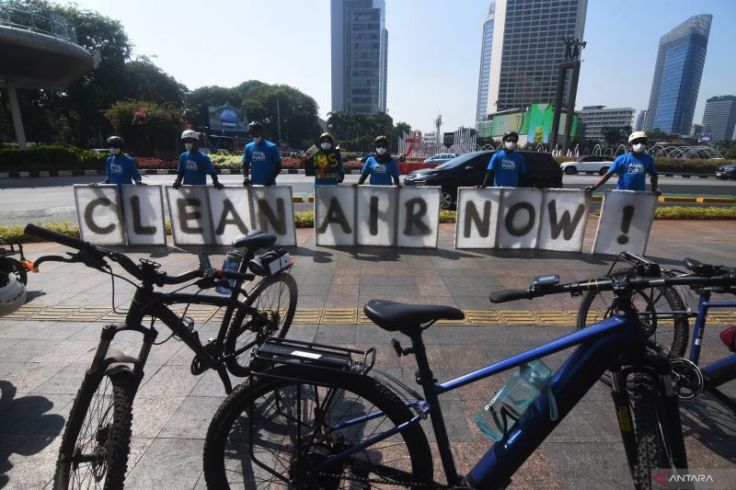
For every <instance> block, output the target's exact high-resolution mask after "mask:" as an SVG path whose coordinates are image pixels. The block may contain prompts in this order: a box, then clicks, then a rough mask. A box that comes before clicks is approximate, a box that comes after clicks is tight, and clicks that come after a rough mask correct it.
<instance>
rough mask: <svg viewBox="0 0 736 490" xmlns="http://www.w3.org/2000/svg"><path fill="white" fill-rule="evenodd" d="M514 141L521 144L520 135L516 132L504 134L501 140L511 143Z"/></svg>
mask: <svg viewBox="0 0 736 490" xmlns="http://www.w3.org/2000/svg"><path fill="white" fill-rule="evenodd" d="M509 140H513V141H514V142H516V143H518V142H519V133H517V132H516V131H509V132H507V133H504V135H503V137H502V138H501V141H509Z"/></svg>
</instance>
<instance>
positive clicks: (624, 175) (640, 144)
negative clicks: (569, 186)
mask: <svg viewBox="0 0 736 490" xmlns="http://www.w3.org/2000/svg"><path fill="white" fill-rule="evenodd" d="M629 145H630V146H631V151H629V152H628V153H624V154H623V155H620V156H619V157H618V158H616V160H615V161H614V162H613V165H611V168H609V169H608V173H606V175H604V176H603V177H601V178H600V180H599V181H598V182H597V183H596V184H595V185H592V186H588V187H586V188H585V191H586V192H593V191H594V190H596V189H597V188H599V187H600V186H602V185H603V184H605V183H606V181H608V179H610V178H611V176H612V175H613V174H618V183H617V185H616V188H617V189H619V190H629V191H645V190H646V187H647V186H646V178H645V177H644V174H649V184H650V186H651V188H652V192H654V193H655V194H660V192H659V190H657V181H658V180H659V177H658V176H657V170H656V169H655V168H654V159H653V158H652V157H651V155H648V154H647V153H646V148H647V133H645V132H644V131H634V132H633V133H631V134H630V135H629Z"/></svg>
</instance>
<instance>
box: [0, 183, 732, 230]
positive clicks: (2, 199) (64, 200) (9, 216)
mask: <svg viewBox="0 0 736 490" xmlns="http://www.w3.org/2000/svg"><path fill="white" fill-rule="evenodd" d="M598 178H599V177H598V176H593V175H590V176H587V175H571V176H570V175H566V176H564V177H563V185H564V187H566V188H581V187H584V186H586V185H590V184H592V183H594V182H596V181H597V180H598ZM101 180H102V177H47V178H20V179H0V224H5V225H11V224H26V223H28V222H39V221H72V222H76V221H77V217H76V213H75V207H74V194H73V192H72V185H74V184H89V183H93V182H99V181H101ZM173 180H174V177H173V176H171V175H147V176H145V177H144V181H145V182H147V183H149V184H158V185H163V184H170V183H171V182H173ZM611 180H612V181H613V183H612V184H606V185H605V186H604V189H607V188H613V187H614V186H615V179H611ZM220 181H221V182H223V183H224V184H230V185H237V184H240V183H242V177H240V176H239V175H221V176H220ZM357 181H358V175H347V176H346V177H345V182H348V183H352V182H357ZM312 182H313V181H312V178H311V177H305V176H304V175H282V176H280V177H279V178H278V183H279V185H289V186H291V187H292V189H293V192H294V194H295V195H299V194H311V193H312V192H313V190H314V188H313V186H312ZM659 186H660V188H661V189H662V190H663V192H664V193H665V194H693V195H700V196H708V195H731V196H734V195H736V181H722V180H717V179H700V178H690V179H686V178H682V177H661V178H660V183H659ZM294 209H295V210H297V211H301V210H306V209H312V204H309V203H304V204H298V203H297V204H294Z"/></svg>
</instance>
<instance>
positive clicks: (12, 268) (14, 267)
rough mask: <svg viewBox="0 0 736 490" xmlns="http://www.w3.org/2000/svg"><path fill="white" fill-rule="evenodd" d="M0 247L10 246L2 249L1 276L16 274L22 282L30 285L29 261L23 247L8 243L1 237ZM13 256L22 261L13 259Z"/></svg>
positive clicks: (0, 255) (0, 259)
mask: <svg viewBox="0 0 736 490" xmlns="http://www.w3.org/2000/svg"><path fill="white" fill-rule="evenodd" d="M0 245H8V246H9V248H6V247H0V274H15V276H16V277H17V278H18V279H19V280H20V282H22V283H23V284H24V285H25V284H28V260H26V257H25V255H23V245H21V244H20V243H18V244H14V243H12V242H8V241H6V240H5V239H4V238H3V237H1V236H0ZM13 255H18V256H19V257H20V260H18V259H16V258H15V257H12V256H13Z"/></svg>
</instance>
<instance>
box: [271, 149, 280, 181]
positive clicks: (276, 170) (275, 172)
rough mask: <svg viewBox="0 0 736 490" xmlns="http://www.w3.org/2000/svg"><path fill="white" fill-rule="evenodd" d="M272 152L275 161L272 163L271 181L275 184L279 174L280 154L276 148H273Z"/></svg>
mask: <svg viewBox="0 0 736 490" xmlns="http://www.w3.org/2000/svg"><path fill="white" fill-rule="evenodd" d="M273 151H274V154H275V155H276V161H274V162H273V181H274V183H276V176H277V175H278V174H280V173H281V153H279V149H278V148H274V150H273Z"/></svg>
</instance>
